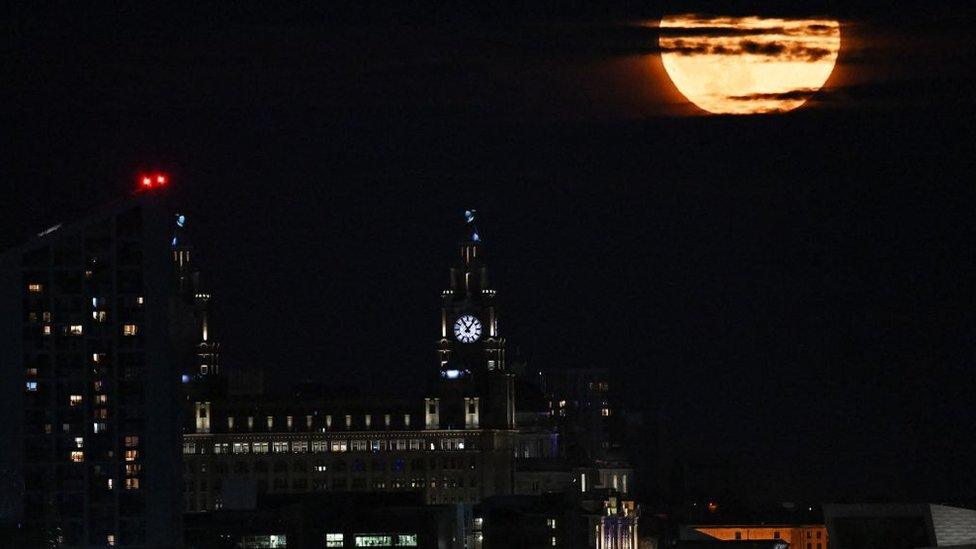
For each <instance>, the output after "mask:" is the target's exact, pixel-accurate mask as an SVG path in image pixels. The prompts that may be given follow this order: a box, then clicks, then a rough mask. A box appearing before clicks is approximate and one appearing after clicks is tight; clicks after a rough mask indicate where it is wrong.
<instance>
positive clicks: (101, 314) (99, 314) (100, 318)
mask: <svg viewBox="0 0 976 549" xmlns="http://www.w3.org/2000/svg"><path fill="white" fill-rule="evenodd" d="M92 320H94V321H95V322H105V321H106V320H108V313H107V312H106V311H92Z"/></svg>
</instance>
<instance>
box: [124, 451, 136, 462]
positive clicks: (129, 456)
mask: <svg viewBox="0 0 976 549" xmlns="http://www.w3.org/2000/svg"><path fill="white" fill-rule="evenodd" d="M138 458H139V450H126V451H125V460H126V461H135V460H136V459H138Z"/></svg>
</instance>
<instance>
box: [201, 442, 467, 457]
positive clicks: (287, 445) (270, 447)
mask: <svg viewBox="0 0 976 549" xmlns="http://www.w3.org/2000/svg"><path fill="white" fill-rule="evenodd" d="M207 448H208V446H206V445H203V444H201V445H197V443H196V442H192V441H191V442H184V443H183V453H184V454H196V453H201V454H204V453H207V452H206V450H207ZM438 448H439V449H441V450H464V449H465V443H464V439H463V438H442V439H440V443H439V444H438V443H436V442H435V441H427V442H426V444H425V442H424V439H419V438H414V439H394V440H331V441H329V440H313V441H311V442H310V441H307V440H293V441H274V442H263V441H262V442H233V443H231V442H215V443H213V446H212V449H213V453H214V454H267V453H269V452H273V453H276V454H281V453H289V452H290V453H305V452H309V451H311V452H370V451H372V452H381V451H385V450H414V451H420V450H437V449H438Z"/></svg>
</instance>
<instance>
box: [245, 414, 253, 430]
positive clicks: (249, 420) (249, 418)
mask: <svg viewBox="0 0 976 549" xmlns="http://www.w3.org/2000/svg"><path fill="white" fill-rule="evenodd" d="M247 428H248V430H254V416H247Z"/></svg>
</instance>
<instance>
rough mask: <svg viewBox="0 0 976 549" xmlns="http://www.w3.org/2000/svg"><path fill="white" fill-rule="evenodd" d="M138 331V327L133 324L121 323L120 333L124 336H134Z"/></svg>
mask: <svg viewBox="0 0 976 549" xmlns="http://www.w3.org/2000/svg"><path fill="white" fill-rule="evenodd" d="M137 333H139V327H138V326H136V325H135V324H123V325H122V335H124V336H134V335H136V334H137Z"/></svg>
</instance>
